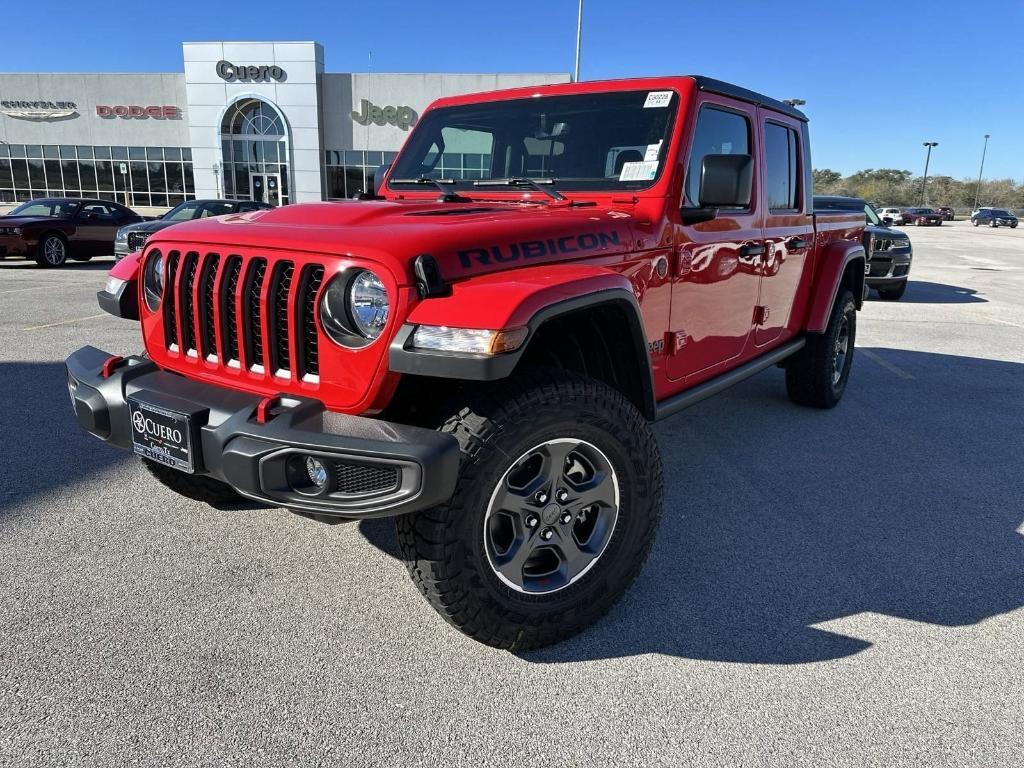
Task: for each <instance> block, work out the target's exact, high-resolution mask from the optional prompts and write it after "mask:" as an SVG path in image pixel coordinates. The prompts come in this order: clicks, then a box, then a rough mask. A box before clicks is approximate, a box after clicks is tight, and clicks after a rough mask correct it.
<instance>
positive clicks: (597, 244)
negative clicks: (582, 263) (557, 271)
mask: <svg viewBox="0 0 1024 768" xmlns="http://www.w3.org/2000/svg"><path fill="white" fill-rule="evenodd" d="M613 245H621V240H620V239H619V233H618V232H616V231H614V230H613V231H611V232H587V233H585V234H582V235H566V236H565V237H549V238H547V239H544V240H523V241H521V242H518V243H508V244H506V245H491V246H488V247H486V248H466V249H465V250H462V251H459V262H460V263H461V264H462V266H463V267H466V268H467V269H468V268H469V267H472V266H473V265H474V264H484V265H490V264H506V263H508V262H510V261H518V260H520V259H537V258H540V257H542V256H555V255H558V254H567V253H578V252H588V251H599V250H605V249H607V248H608V247H609V246H613Z"/></svg>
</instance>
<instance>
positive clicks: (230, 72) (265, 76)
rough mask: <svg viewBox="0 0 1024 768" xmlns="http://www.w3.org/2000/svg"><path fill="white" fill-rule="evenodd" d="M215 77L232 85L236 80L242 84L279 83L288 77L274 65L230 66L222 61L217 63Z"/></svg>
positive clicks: (228, 62) (230, 64)
mask: <svg viewBox="0 0 1024 768" xmlns="http://www.w3.org/2000/svg"><path fill="white" fill-rule="evenodd" d="M217 76H218V77H219V78H221V79H222V80H227V81H228V82H229V83H233V82H235V81H236V80H240V81H242V82H265V81H267V80H277V81H278V82H281V81H283V80H285V79H286V78H287V77H288V75H287V73H286V72H285V71H284V70H283V69H281V68H280V67H279V66H277V65H276V64H274V65H268V64H260V65H256V64H249V65H245V64H232V63H231V62H230V61H224V60H223V59H222V60H220V61H218V62H217Z"/></svg>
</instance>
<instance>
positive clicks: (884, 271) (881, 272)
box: [868, 256, 892, 277]
mask: <svg viewBox="0 0 1024 768" xmlns="http://www.w3.org/2000/svg"><path fill="white" fill-rule="evenodd" d="M869 266H870V269H871V271H870V272H869V273H868V276H869V277H885V276H886V275H888V274H889V269H890V268H891V267H892V259H886V258H881V257H879V256H872V257H871V263H870V265H869Z"/></svg>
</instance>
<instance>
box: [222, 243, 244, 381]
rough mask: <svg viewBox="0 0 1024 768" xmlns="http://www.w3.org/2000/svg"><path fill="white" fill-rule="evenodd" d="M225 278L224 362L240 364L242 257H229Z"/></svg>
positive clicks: (223, 308) (223, 310) (223, 307)
mask: <svg viewBox="0 0 1024 768" xmlns="http://www.w3.org/2000/svg"><path fill="white" fill-rule="evenodd" d="M224 269H225V277H224V282H223V283H222V285H221V295H220V298H221V310H220V316H221V324H222V327H223V328H224V333H223V339H224V343H223V348H224V361H225V362H227V363H231V362H236V363H237V362H238V302H237V301H236V300H235V296H236V295H237V293H238V278H239V277H240V276H241V274H242V257H241V256H229V257H228V260H227V264H226V265H225V267H224Z"/></svg>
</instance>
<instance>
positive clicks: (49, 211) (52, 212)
mask: <svg viewBox="0 0 1024 768" xmlns="http://www.w3.org/2000/svg"><path fill="white" fill-rule="evenodd" d="M78 206H79V203H78V202H77V201H74V200H32V201H30V202H27V203H25V204H23V205H19V206H18V207H17V208H15V209H14V210H13V211H11V212H10V213H8V214H7V215H8V216H60V217H63V216H73V215H74V213H75V211H77V210H78Z"/></svg>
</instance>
